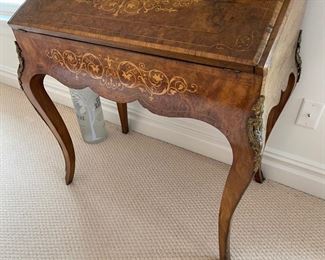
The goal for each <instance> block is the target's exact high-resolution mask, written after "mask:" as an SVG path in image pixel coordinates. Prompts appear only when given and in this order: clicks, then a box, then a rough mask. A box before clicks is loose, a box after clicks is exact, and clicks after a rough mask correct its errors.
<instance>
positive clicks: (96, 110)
mask: <svg viewBox="0 0 325 260" xmlns="http://www.w3.org/2000/svg"><path fill="white" fill-rule="evenodd" d="M70 93H71V98H72V102H73V105H74V107H75V111H76V115H77V118H78V122H79V126H80V130H81V134H82V138H83V139H84V141H85V142H87V143H92V144H93V143H100V142H102V141H104V140H105V139H106V138H107V131H106V128H105V121H104V115H103V110H102V107H101V102H100V98H99V96H98V95H97V94H96V93H95V92H93V91H92V90H91V89H90V88H88V87H87V88H84V89H70Z"/></svg>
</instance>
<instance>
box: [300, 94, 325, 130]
mask: <svg viewBox="0 0 325 260" xmlns="http://www.w3.org/2000/svg"><path fill="white" fill-rule="evenodd" d="M324 109H325V104H322V103H318V102H314V101H311V100H308V99H304V100H303V102H302V105H301V108H300V111H299V114H298V117H297V121H296V124H297V125H300V126H303V127H307V128H312V129H316V128H317V126H318V124H319V121H320V118H321V117H322V113H323V112H324Z"/></svg>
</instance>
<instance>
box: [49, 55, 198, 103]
mask: <svg viewBox="0 0 325 260" xmlns="http://www.w3.org/2000/svg"><path fill="white" fill-rule="evenodd" d="M47 57H48V58H49V59H51V60H53V61H54V62H55V63H56V64H59V65H60V66H61V67H64V68H65V69H67V70H69V71H70V72H72V73H73V74H75V75H76V77H77V78H78V77H79V76H89V77H91V78H92V79H95V80H98V81H100V83H101V85H102V86H105V87H107V88H111V89H123V88H128V89H138V90H140V91H141V92H146V93H147V94H148V95H149V99H150V100H153V99H154V96H163V95H170V96H173V95H176V94H181V93H196V92H198V90H199V87H198V85H196V84H189V83H187V81H186V80H185V79H184V78H183V77H181V76H173V77H169V76H167V75H166V74H165V73H164V72H162V71H160V70H158V69H147V68H146V65H145V64H143V63H140V64H138V65H136V64H134V63H132V62H130V61H120V60H119V59H117V58H116V59H113V58H111V57H109V56H106V57H102V56H97V55H95V54H92V53H84V54H77V53H75V52H73V51H71V50H64V51H60V50H57V49H51V50H49V51H47Z"/></svg>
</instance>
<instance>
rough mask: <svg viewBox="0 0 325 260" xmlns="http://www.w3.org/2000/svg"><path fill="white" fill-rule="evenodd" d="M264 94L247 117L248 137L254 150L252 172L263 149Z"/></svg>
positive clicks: (260, 161)
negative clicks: (251, 113)
mask: <svg viewBox="0 0 325 260" xmlns="http://www.w3.org/2000/svg"><path fill="white" fill-rule="evenodd" d="M264 101H265V96H260V97H259V99H258V101H257V102H256V104H255V105H254V106H253V108H252V112H253V115H252V116H251V117H250V118H249V119H248V124H247V127H248V138H249V142H250V145H251V147H252V149H253V151H254V173H256V172H257V171H258V170H259V169H260V167H261V163H262V151H263V113H264Z"/></svg>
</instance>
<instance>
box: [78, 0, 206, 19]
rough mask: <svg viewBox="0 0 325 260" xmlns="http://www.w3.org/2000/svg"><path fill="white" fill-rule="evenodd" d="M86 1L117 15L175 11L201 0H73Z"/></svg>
mask: <svg viewBox="0 0 325 260" xmlns="http://www.w3.org/2000/svg"><path fill="white" fill-rule="evenodd" d="M75 1H77V2H79V3H87V4H90V5H92V6H93V7H94V8H97V9H100V10H103V11H106V12H109V13H112V14H113V15H115V16H118V15H120V14H121V15H122V14H124V15H136V14H140V13H148V12H150V11H154V12H169V13H171V12H177V11H178V10H180V9H182V8H186V7H190V6H193V5H194V4H197V3H199V2H200V1H202V0H75Z"/></svg>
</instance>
